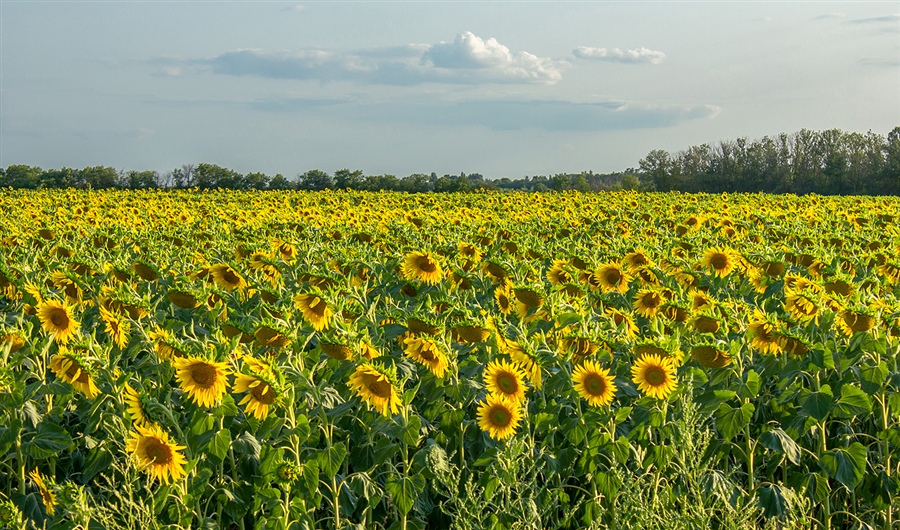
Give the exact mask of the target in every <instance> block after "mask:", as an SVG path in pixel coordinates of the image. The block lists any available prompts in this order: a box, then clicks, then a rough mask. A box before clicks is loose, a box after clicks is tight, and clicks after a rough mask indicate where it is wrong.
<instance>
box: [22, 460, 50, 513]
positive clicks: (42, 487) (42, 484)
mask: <svg viewBox="0 0 900 530" xmlns="http://www.w3.org/2000/svg"><path fill="white" fill-rule="evenodd" d="M28 476H29V477H30V478H31V480H32V481H33V482H34V485H35V486H37V488H38V492H39V493H40V494H41V502H43V503H44V510H46V512H47V515H49V516H51V517H52V516H53V515H54V514H56V494H55V493H53V490H51V489H50V488H48V487H47V481H46V480H44V476H43V475H41V472H40V471H38V470H37V469H35V470H34V471H32V472H30V473H28Z"/></svg>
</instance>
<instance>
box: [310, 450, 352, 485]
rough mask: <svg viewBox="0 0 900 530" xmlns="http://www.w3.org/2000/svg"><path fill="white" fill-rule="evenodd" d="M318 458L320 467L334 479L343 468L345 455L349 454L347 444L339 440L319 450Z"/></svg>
mask: <svg viewBox="0 0 900 530" xmlns="http://www.w3.org/2000/svg"><path fill="white" fill-rule="evenodd" d="M317 456H318V458H317V460H318V461H319V468H320V469H321V470H322V472H323V473H325V476H326V477H328V478H329V479H333V478H334V476H335V475H337V473H338V471H339V470H340V469H341V464H342V463H343V462H344V457H345V456H347V446H346V445H344V442H338V443H336V444H334V445H332V446H331V447H329V448H327V449H323V450H321V451H319V453H318V455H317Z"/></svg>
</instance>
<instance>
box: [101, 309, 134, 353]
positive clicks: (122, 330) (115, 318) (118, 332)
mask: <svg viewBox="0 0 900 530" xmlns="http://www.w3.org/2000/svg"><path fill="white" fill-rule="evenodd" d="M100 318H101V319H103V323H104V324H105V325H106V326H105V331H106V334H107V335H109V337H110V338H111V339H112V340H113V343H115V345H116V346H118V347H119V349H120V350H124V349H125V346H127V345H128V331H129V328H130V327H131V325H130V324H129V323H128V321H127V320H123V319H122V317H120V316H119V315H116V314H115V313H112V312H111V311H107V310H106V309H105V308H103V307H102V306H101V307H100Z"/></svg>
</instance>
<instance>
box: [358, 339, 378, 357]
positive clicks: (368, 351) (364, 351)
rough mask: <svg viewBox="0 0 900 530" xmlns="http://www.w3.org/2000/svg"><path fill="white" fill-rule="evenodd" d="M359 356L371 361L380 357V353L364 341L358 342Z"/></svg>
mask: <svg viewBox="0 0 900 530" xmlns="http://www.w3.org/2000/svg"><path fill="white" fill-rule="evenodd" d="M359 356H360V357H362V358H363V359H366V360H368V361H371V360H372V359H374V358H376V357H381V352H380V351H378V350H377V349H376V348H375V346H372V345H371V344H369V343H368V342H366V341H365V340H360V341H359Z"/></svg>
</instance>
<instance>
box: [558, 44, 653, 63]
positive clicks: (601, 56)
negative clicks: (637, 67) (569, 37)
mask: <svg viewBox="0 0 900 530" xmlns="http://www.w3.org/2000/svg"><path fill="white" fill-rule="evenodd" d="M572 54H573V55H575V57H577V58H579V59H585V60H591V61H611V62H616V63H626V64H639V63H649V64H661V63H662V62H663V61H664V60H665V59H666V54H665V53H663V52H660V51H656V50H650V49H647V48H643V47H641V48H636V49H634V50H625V51H623V50H620V49H619V48H612V49H606V48H592V47H590V46H579V47H577V48H575V49H574V50H573V51H572Z"/></svg>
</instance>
